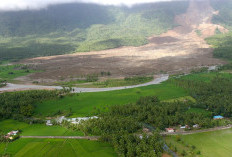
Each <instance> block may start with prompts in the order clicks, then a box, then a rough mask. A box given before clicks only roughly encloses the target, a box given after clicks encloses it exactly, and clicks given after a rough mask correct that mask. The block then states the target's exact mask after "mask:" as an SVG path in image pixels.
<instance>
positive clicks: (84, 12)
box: [0, 1, 188, 60]
mask: <svg viewBox="0 0 232 157" xmlns="http://www.w3.org/2000/svg"><path fill="white" fill-rule="evenodd" d="M187 6H188V2H185V1H184V2H180V1H178V2H165V3H153V4H144V5H136V6H134V7H132V8H128V7H115V6H100V5H96V4H78V3H76V4H65V5H64V4H63V5H53V6H50V7H48V8H46V9H42V10H33V11H28V10H27V11H14V12H0V49H1V51H0V60H18V59H23V58H29V57H36V56H46V55H57V54H64V53H71V52H75V51H92V50H103V49H110V48H116V47H120V46H128V45H129V46H140V45H143V44H146V43H147V37H148V36H151V35H153V34H160V33H163V32H165V31H167V30H168V29H171V28H173V27H174V26H175V23H174V17H175V15H177V14H181V13H183V12H185V11H186V9H187Z"/></svg>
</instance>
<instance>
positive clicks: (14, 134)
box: [5, 130, 19, 140]
mask: <svg viewBox="0 0 232 157" xmlns="http://www.w3.org/2000/svg"><path fill="white" fill-rule="evenodd" d="M18 133H19V131H18V130H17V131H11V132H9V133H8V134H7V135H6V136H5V138H6V139H10V140H13V139H14V136H16V135H18Z"/></svg>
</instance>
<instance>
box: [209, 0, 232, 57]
mask: <svg viewBox="0 0 232 157" xmlns="http://www.w3.org/2000/svg"><path fill="white" fill-rule="evenodd" d="M211 5H212V7H213V8H214V9H215V10H216V11H219V12H218V14H217V15H214V17H213V19H212V22H213V23H215V24H219V25H222V26H224V27H225V28H227V29H228V30H229V32H228V33H226V34H222V33H221V32H220V31H219V30H216V32H215V36H213V37H210V38H208V39H207V41H208V43H209V44H210V45H213V47H214V48H215V50H214V56H215V57H218V58H224V59H229V60H232V51H231V50H232V45H231V42H232V32H231V29H232V1H230V0H220V1H219V0H213V1H211Z"/></svg>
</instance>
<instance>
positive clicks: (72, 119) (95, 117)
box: [46, 116, 98, 126]
mask: <svg viewBox="0 0 232 157" xmlns="http://www.w3.org/2000/svg"><path fill="white" fill-rule="evenodd" d="M97 118H98V117H97V116H93V117H78V118H66V117H65V116H61V117H58V118H56V119H55V121H56V122H57V123H59V124H61V123H62V122H64V121H67V122H70V123H71V124H79V123H80V122H81V121H86V120H90V119H97ZM46 125H47V126H52V125H53V124H52V121H51V120H47V121H46Z"/></svg>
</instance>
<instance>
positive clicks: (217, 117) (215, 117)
mask: <svg viewBox="0 0 232 157" xmlns="http://www.w3.org/2000/svg"><path fill="white" fill-rule="evenodd" d="M213 118H214V119H219V118H224V117H223V116H220V115H218V116H214V117H213Z"/></svg>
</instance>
